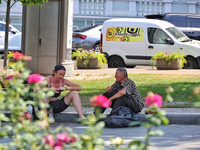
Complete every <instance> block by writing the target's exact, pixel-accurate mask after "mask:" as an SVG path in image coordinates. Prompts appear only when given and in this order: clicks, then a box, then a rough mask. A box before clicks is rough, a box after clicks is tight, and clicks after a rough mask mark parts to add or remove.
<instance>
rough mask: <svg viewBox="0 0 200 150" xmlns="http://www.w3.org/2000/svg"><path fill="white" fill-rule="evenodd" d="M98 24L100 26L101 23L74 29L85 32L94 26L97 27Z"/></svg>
mask: <svg viewBox="0 0 200 150" xmlns="http://www.w3.org/2000/svg"><path fill="white" fill-rule="evenodd" d="M97 26H100V25H90V26H84V27H81V28H79V29H76V30H74V31H75V32H84V31H87V30H90V29H92V28H94V27H97Z"/></svg>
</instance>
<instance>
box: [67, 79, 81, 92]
mask: <svg viewBox="0 0 200 150" xmlns="http://www.w3.org/2000/svg"><path fill="white" fill-rule="evenodd" d="M64 85H67V88H66V89H65V90H70V91H82V88H81V86H80V85H78V84H76V83H74V82H72V81H69V80H67V79H64Z"/></svg>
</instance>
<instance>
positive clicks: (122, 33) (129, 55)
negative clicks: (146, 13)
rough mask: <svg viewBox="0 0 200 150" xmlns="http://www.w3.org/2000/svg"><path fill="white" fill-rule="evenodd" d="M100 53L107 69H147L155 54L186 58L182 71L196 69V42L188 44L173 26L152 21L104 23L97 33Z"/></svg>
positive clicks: (199, 53)
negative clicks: (172, 54)
mask: <svg viewBox="0 0 200 150" xmlns="http://www.w3.org/2000/svg"><path fill="white" fill-rule="evenodd" d="M101 52H102V53H104V54H105V55H106V57H107V60H108V67H109V68H118V67H135V66H136V65H149V66H150V65H151V64H152V60H151V58H152V56H154V55H155V53H158V52H165V53H168V54H170V53H174V52H176V53H178V52H181V53H183V54H185V55H187V57H186V60H187V64H186V65H185V66H184V67H185V68H186V69H198V68H200V41H197V40H191V39H190V38H188V37H187V36H186V35H185V34H184V33H183V32H181V31H180V30H179V29H178V28H177V27H176V26H174V25H173V24H171V23H169V22H167V21H164V20H156V19H154V20H153V19H138V18H116V19H109V20H106V21H105V22H104V24H103V27H102V32H101Z"/></svg>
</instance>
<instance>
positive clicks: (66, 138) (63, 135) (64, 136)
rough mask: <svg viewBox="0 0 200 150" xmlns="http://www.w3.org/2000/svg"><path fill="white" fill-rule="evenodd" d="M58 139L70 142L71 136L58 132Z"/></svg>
mask: <svg viewBox="0 0 200 150" xmlns="http://www.w3.org/2000/svg"><path fill="white" fill-rule="evenodd" d="M56 137H57V139H58V140H60V141H62V142H65V143H69V137H68V134H67V133H65V132H64V133H61V134H57V135H56Z"/></svg>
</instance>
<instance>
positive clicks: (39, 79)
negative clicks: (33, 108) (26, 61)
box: [27, 74, 42, 84]
mask: <svg viewBox="0 0 200 150" xmlns="http://www.w3.org/2000/svg"><path fill="white" fill-rule="evenodd" d="M27 80H28V83H30V84H33V83H40V82H42V76H41V75H40V74H32V75H30V76H29V77H28V79H27Z"/></svg>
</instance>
